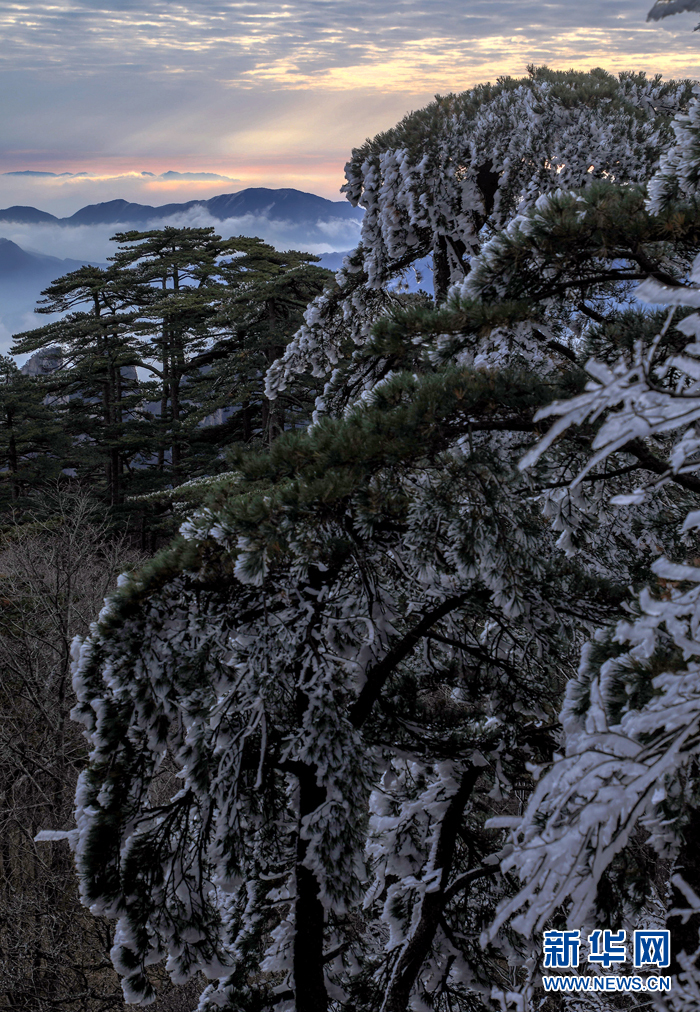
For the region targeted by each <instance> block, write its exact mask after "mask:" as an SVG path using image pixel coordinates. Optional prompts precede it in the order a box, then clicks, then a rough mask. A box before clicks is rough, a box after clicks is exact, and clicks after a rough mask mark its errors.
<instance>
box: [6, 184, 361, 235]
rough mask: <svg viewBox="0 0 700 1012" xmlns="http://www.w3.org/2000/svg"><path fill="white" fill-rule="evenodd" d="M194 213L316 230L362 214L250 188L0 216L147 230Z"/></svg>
mask: <svg viewBox="0 0 700 1012" xmlns="http://www.w3.org/2000/svg"><path fill="white" fill-rule="evenodd" d="M193 207H201V208H203V209H205V210H206V211H207V212H208V213H209V214H210V215H211V217H212V218H215V219H216V220H218V221H225V220H226V219H227V218H242V217H245V216H246V215H249V214H250V215H256V216H264V217H267V218H270V219H274V220H277V221H290V222H294V223H295V224H314V223H315V222H317V221H328V220H331V219H333V218H342V219H344V220H346V221H349V220H353V221H361V219H362V213H363V212H362V210H361V208H358V207H352V205H351V204H349V203H348V202H347V201H344V200H327V199H326V198H325V197H319V196H318V195H317V194H315V193H305V192H304V191H303V190H294V189H290V188H286V189H279V190H271V189H268V188H266V187H262V186H259V187H250V188H248V189H246V190H240V191H239V192H238V193H221V194H219V195H218V196H216V197H210V198H209V199H208V200H187V201H185V202H184V203H180V204H161V205H160V206H158V207H153V206H151V205H150V204H134V203H131V202H130V201H128V200H108V201H105V202H103V203H100V204H88V205H87V206H86V207H81V208H80V210H79V211H76V212H75V214H72V215H70V216H69V217H67V218H57V217H56V216H55V215H53V214H49V213H48V211H40V210H39V209H38V208H36V207H25V206H21V205H15V206H13V207H6V208H3V209H2V210H0V222H2V221H5V222H13V223H15V224H25V225H29V224H32V225H36V224H54V225H69V226H70V225H73V226H75V225H116V224H121V223H124V224H134V225H145V224H147V223H148V222H154V221H159V220H162V219H164V218H171V217H173V216H174V215H177V214H183V213H185V212H186V211H189V210H190V209H191V208H193Z"/></svg>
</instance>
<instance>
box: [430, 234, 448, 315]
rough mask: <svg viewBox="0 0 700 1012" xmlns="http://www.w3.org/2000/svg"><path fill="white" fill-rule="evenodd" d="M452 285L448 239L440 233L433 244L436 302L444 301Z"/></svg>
mask: <svg viewBox="0 0 700 1012" xmlns="http://www.w3.org/2000/svg"><path fill="white" fill-rule="evenodd" d="M449 287H450V262H449V259H448V256H447V240H446V239H445V237H444V235H439V236H438V237H437V239H436V241H435V245H434V246H433V291H434V293H435V301H436V302H444V301H445V299H446V298H447V289H448V288H449Z"/></svg>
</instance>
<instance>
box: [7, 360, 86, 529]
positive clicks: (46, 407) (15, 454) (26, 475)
mask: <svg viewBox="0 0 700 1012" xmlns="http://www.w3.org/2000/svg"><path fill="white" fill-rule="evenodd" d="M70 453H71V447H70V442H69V440H68V438H67V437H66V434H65V431H64V429H63V427H62V425H61V421H60V418H59V416H58V412H57V411H56V408H55V404H54V402H53V398H52V396H51V395H50V393H49V391H48V390H47V387H46V385H45V384H44V383H42V382H41V380H40V379H39V378H37V377H32V376H25V375H23V374H22V372H21V371H20V370H19V369H18V368H17V366H16V365H15V363H14V362H13V360H12V359H11V358H9V356H4V355H3V356H0V477H1V479H2V480H1V482H0V496H1V497H2V498H1V501H2V507H3V508H4V509H9V508H11V507H12V506H13V505H18V504H19V502H20V500H22V499H23V498H24V497H25V496H26V495H27V493H28V492H30V491H31V490H32V489H35V488H36V487H37V486H39V485H41V484H43V483H45V482H47V481H50V480H52V479H55V478H56V477H57V476H58V475H59V474H60V472H61V470H62V469H63V467H64V466H66V465H67V464H69V463H70Z"/></svg>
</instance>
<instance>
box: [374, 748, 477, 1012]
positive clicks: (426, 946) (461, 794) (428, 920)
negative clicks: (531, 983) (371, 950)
mask: <svg viewBox="0 0 700 1012" xmlns="http://www.w3.org/2000/svg"><path fill="white" fill-rule="evenodd" d="M480 772H481V771H480V770H479V768H478V767H475V766H468V767H467V769H466V770H465V772H464V773H463V775H462V779H461V782H460V785H459V787H458V789H457V791H456V793H455V794H454V796H453V797H452V800H451V801H450V803H449V805H448V807H447V811H446V812H445V815H444V818H443V820H442V825H441V826H440V836H439V839H438V845H437V849H436V852H435V867H436V868H440V869H442V874H441V876H440V888H439V889H437V890H435V892H429V893H425V895H424V897H423V902H422V906H421V914H420V920H419V922H418V926H417V927H416V929H415V931H414V932H413V935H412V936H411V939H410V940H409V942H408V944H407V945H406V947H405V948H404V950H403V952H402V953H401V956H400V957H399V962H398V965H397V967H396V969H395V972H394V976H393V980H392V983H391V986H390V988H389V993H388V995H387V1000H386V1003H385V1005H384V1009H385V1012H406V1009H407V1008H408V1001H409V998H410V997H411V991H412V990H413V986H414V984H415V983H416V980H417V979H418V975H419V973H420V970H421V967H422V966H423V963H424V962H425V959H426V957H427V956H428V953H429V952H430V949H431V946H432V944H433V939H434V938H435V932H436V930H437V927H438V924H439V923H440V917H441V915H442V912H443V910H444V907H445V890H446V888H447V884H448V882H449V878H450V874H451V872H452V864H453V862H454V855H455V846H456V843H457V835H458V833H459V827H460V824H461V822H462V816H463V815H464V809H465V807H466V804H467V802H468V801H469V798H470V796H471V793H472V791H473V790H474V786H475V784H476V782H477V780H478V779H479V776H480Z"/></svg>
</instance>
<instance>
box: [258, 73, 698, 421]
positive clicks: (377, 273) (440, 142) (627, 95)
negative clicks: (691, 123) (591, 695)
mask: <svg viewBox="0 0 700 1012" xmlns="http://www.w3.org/2000/svg"><path fill="white" fill-rule="evenodd" d="M690 96H691V84H690V82H688V81H670V82H662V81H661V78H660V77H659V76H657V77H654V78H651V79H647V78H646V77H645V76H644V75H643V74H630V73H624V74H620V75H619V77H614V76H612V75H610V74H608V73H607V72H606V71H604V70H593V71H591V72H590V73H581V72H576V71H552V70H549V69H548V68H546V67H530V68H529V70H528V76H527V77H525V78H521V79H516V78H509V77H508V78H499V80H498V82H497V83H496V84H495V85H491V84H486V85H479V86H478V87H476V88H472V89H470V90H469V91H465V92H462V93H461V94H458V95H447V96H444V97H438V98H437V99H436V100H435V102H433V103H431V104H430V105H429V106H427V108H425V109H421V110H418V111H417V112H413V113H410V114H409V115H408V116H406V117H405V118H404V119H403V120H402V121H401V122H400V123H399V124H398V125H397V126H396V127H394V128H393V129H392V130H389V131H386V132H385V133H382V134H378V135H377V136H376V137H375V138H374V139H373V140H368V141H366V143H365V144H364V145H363V146H362V147H360V148H357V149H355V150H354V151H353V153H352V157H351V159H350V161H349V162H348V163H347V165H346V167H345V175H346V179H347V183H346V185H345V187H344V190H345V193H346V196H347V197H348V199H349V200H350V201H351V203H353V204H354V205H356V206H361V207H363V208H364V210H365V214H364V218H363V223H362V235H361V243H360V245H359V246H358V248H357V249H356V250H355V251H354V252H353V253H352V254H351V255H350V256H349V257H348V258H347V259H346V263H345V264H344V266H343V268H342V269H341V270H340V271H339V272H338V274H337V276H336V277H337V281H338V284H339V291H338V292H336V293H326V294H323V295H321V296H319V298H317V299H316V300H315V301H314V302H313V303H312V304H311V306H310V307H309V309H308V311H307V316H306V325H305V326H303V327H302V328H301V329H300V331H299V333H298V335H297V337H296V339H295V340H294V341H293V342H292V343H291V344H290V345H289V347H288V348H287V351H286V353H285V355H284V356H283V357H282V358H281V359H280V360H279V362H278V363H277V364H276V365H275V366H274V367H273V368H272V369H271V370H270V372H269V375H268V390H269V392H270V393H271V394H272V395H274V393H275V392H276V391H281V390H283V389H285V386H286V384H287V383H288V382H289V378H290V376H292V375H294V374H296V373H298V372H301V371H305V370H308V371H310V372H312V373H313V375H315V376H317V377H320V378H323V379H326V380H328V384H327V389H326V392H325V395H324V396H322V397H321V398H320V399H319V402H318V410H319V413H322V412H324V411H326V412H331V413H333V412H334V411H335V412H337V411H338V410H342V407H343V406H344V404H346V403H348V401H352V400H353V399H355V398H357V397H358V396H360V395H361V393H362V390H363V389H371V387H372V386H373V384H374V383H375V382H376V381H377V369H378V363H377V362H376V360H374V359H372V360H368V359H367V358H364V360H363V362H364V368H360V367H359V363H358V362H357V361H353V360H352V352H353V351H354V350H355V348H361V347H362V346H363V345H364V344H365V342H366V341H367V338H368V334H369V330H370V328H371V326H372V324H373V322H374V321H375V320H376V319H377V317H378V316H379V315H381V314H382V313H387V312H391V311H392V309H393V308H394V307H395V304H396V296H395V294H392V291H391V286H392V283H395V282H396V280H397V279H401V278H402V277H403V276H404V275H405V274H406V272H407V271H409V270H411V269H413V268H414V265H416V264H418V263H419V262H421V261H423V259H424V258H426V257H428V258H431V261H432V266H433V277H434V280H435V285H434V287H435V294H436V298H437V301H438V302H442V301H443V300H444V298H445V295H446V293H447V289H448V287H449V285H450V284H455V283H459V282H461V281H462V280H463V279H464V277H465V275H466V274H467V273H468V271H469V261H470V258H471V257H472V256H473V255H474V254H475V253H477V252H478V251H479V249H480V248H481V246H482V244H483V243H484V241H487V240H488V239H490V238H491V237H492V236H493V234H494V232H498V231H500V230H501V229H503V228H504V227H505V226H506V224H507V223H508V222H509V221H510V220H511V218H512V217H513V215H514V214H515V213H516V211H518V210H519V209H520V210H522V209H524V208H527V207H529V206H531V205H532V204H533V203H534V202H535V201H536V200H537V198H538V197H539V196H540V195H541V194H543V193H547V192H549V191H550V190H552V189H553V188H556V187H560V188H564V187H565V188H577V187H583V186H585V185H586V184H588V183H591V182H593V181H594V180H599V179H614V180H617V181H619V182H638V181H645V180H647V179H648V178H649V176H650V175H651V173H652V171H653V169H654V168H655V167H656V165H657V162H658V159H659V156H660V154H661V152H662V151H663V150H664V149H665V148H666V147H668V144H669V143H670V141H671V138H672V130H671V121H672V118H673V116H674V114H675V113H676V112H678V111H679V110H681V111H682V110H685V109H686V108H687V104H688V101H689V100H690ZM350 363H352V365H351V366H350Z"/></svg>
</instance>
